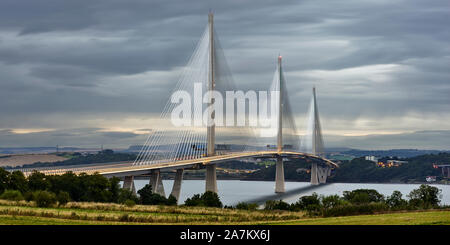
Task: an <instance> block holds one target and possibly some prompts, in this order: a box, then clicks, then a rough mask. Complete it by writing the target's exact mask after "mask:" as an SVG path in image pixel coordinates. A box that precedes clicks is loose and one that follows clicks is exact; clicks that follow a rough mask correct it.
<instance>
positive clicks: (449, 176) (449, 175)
mask: <svg viewBox="0 0 450 245" xmlns="http://www.w3.org/2000/svg"><path fill="white" fill-rule="evenodd" d="M447 178H450V167H447Z"/></svg>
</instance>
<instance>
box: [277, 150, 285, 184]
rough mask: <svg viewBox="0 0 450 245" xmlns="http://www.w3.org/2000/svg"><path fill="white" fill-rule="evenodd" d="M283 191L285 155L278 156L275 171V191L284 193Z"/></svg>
mask: <svg viewBox="0 0 450 245" xmlns="http://www.w3.org/2000/svg"><path fill="white" fill-rule="evenodd" d="M283 192H285V188H284V166H283V157H282V156H278V157H277V163H276V173H275V193H283Z"/></svg>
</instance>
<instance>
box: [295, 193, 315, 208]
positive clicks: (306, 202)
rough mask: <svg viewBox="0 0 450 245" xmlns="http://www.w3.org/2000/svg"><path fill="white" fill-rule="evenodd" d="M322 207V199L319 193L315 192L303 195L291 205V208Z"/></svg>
mask: <svg viewBox="0 0 450 245" xmlns="http://www.w3.org/2000/svg"><path fill="white" fill-rule="evenodd" d="M320 208H321V204H320V199H319V196H318V195H317V193H313V194H312V195H311V196H302V197H300V198H299V199H298V201H297V202H296V203H294V204H292V205H291V210H293V211H299V210H309V211H311V210H317V209H320Z"/></svg>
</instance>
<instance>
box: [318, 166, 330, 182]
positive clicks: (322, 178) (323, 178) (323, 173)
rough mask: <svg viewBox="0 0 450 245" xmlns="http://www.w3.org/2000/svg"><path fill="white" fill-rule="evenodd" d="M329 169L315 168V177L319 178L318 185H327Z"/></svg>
mask: <svg viewBox="0 0 450 245" xmlns="http://www.w3.org/2000/svg"><path fill="white" fill-rule="evenodd" d="M330 173H331V168H330V167H317V176H318V178H319V183H320V184H325V183H327V177H328V176H330Z"/></svg>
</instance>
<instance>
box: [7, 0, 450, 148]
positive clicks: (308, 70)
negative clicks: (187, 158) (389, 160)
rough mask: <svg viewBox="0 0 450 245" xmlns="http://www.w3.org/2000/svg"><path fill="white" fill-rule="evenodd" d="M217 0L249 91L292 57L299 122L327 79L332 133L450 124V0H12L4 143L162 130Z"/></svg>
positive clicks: (233, 64)
mask: <svg viewBox="0 0 450 245" xmlns="http://www.w3.org/2000/svg"><path fill="white" fill-rule="evenodd" d="M210 8H212V9H214V12H215V18H216V31H217V32H218V34H219V36H220V41H221V44H222V47H223V50H224V52H225V55H226V57H227V60H228V64H229V66H230V68H231V71H232V72H233V75H234V79H235V81H236V83H237V84H239V85H240V86H241V88H242V89H244V90H246V89H255V90H261V89H267V87H268V86H269V84H270V81H271V78H272V73H273V71H274V68H275V63H276V57H277V55H278V54H279V53H281V54H282V55H283V57H284V66H285V67H284V71H285V75H286V79H287V82H288V85H287V86H288V88H289V90H290V91H292V92H291V93H290V96H291V104H292V106H293V110H294V112H295V113H296V115H297V116H298V124H299V125H298V127H299V128H302V126H304V125H302V124H303V121H304V120H303V119H304V116H305V115H304V114H305V113H306V109H307V103H308V101H309V98H310V94H311V88H312V86H314V85H315V86H316V87H317V90H318V100H319V101H318V103H319V111H320V113H321V119H322V124H323V129H324V132H325V134H328V135H337V136H339V137H342V136H345V135H353V136H354V135H373V134H389V133H411V132H414V131H423V130H450V96H449V94H450V69H448V67H449V65H450V46H449V43H448V40H450V29H449V28H448V25H449V24H450V15H449V14H448V8H449V4H448V1H445V0H442V1H441V0H437V1H432V2H429V1H428V2H424V1H420V0H413V1H369V0H367V1H356V0H351V1H333V0H329V1H320V2H318V1H283V2H282V3H281V2H280V1H271V0H266V1H195V2H194V1H181V0H178V1H143V0H129V1H120V0H90V1H87V0H80V1H57V0H41V1H26V0H3V1H1V2H0V113H1V115H2V116H1V117H0V129H1V130H3V131H2V132H3V133H2V136H1V138H0V145H2V146H27V144H30V142H31V141H30V140H32V139H35V141H36V142H38V141H39V140H40V142H42V144H41V145H54V144H55V142H56V143H58V142H59V144H60V145H64V144H67V145H80V146H88V145H92V144H97V143H98V142H103V141H107V142H112V141H111V140H109V138H114V139H115V140H114V141H113V142H115V143H111V146H112V147H119V146H125V145H128V144H140V143H142V142H141V141H142V140H143V139H144V140H145V137H142V136H143V134H136V130H138V129H142V128H150V129H153V128H156V127H157V125H158V122H155V121H154V120H153V119H154V118H156V117H157V115H158V114H159V112H160V111H161V109H162V107H163V106H164V104H165V103H166V101H167V98H168V97H169V93H170V91H171V88H172V87H173V86H174V84H175V83H176V82H177V79H178V77H179V76H180V74H181V71H182V67H183V66H184V65H185V64H186V63H187V61H188V59H189V57H190V55H191V54H192V51H193V49H194V47H195V45H196V42H197V41H198V40H199V38H200V35H201V33H202V31H203V30H204V27H205V25H206V21H207V12H208V10H209V9H210ZM19 129H23V132H26V130H28V131H30V130H31V131H32V129H45V130H46V131H45V132H47V133H45V134H44V133H43V132H40V133H36V132H31V133H23V132H22V133H21V134H17V133H14V132H17V130H19ZM86 129H91V131H89V133H86V132H87V131H86ZM92 129H95V130H93V131H92ZM74 131H77V132H79V133H80V135H84V134H85V133H86V134H85V136H83V137H81V136H80V137H78V136H73V135H72V134H73V133H74ZM49 132H52V133H49ZM61 134H70V135H71V136H70V137H66V138H65V136H64V137H63V136H62V135H61ZM438 136H439V134H437V135H435V136H433V137H438ZM436 139H437V138H436ZM369 140H370V139H365V141H364V140H363V141H364V142H366V143H367V142H368V141H369ZM32 141H33V142H34V140H32ZM62 141H63V142H64V143H62ZM333 142H334V141H333ZM364 142H362V141H361V142H360V143H359V144H362V145H364V144H365V143H364ZM398 142H399V144H396V145H393V147H394V146H395V147H406V146H408V147H413V145H411V144H409V143H408V141H404V140H398ZM414 142H415V141H414ZM33 144H34V143H33ZM333 144H336V145H339V144H342V146H349V145H352V144H353V143H349V142H348V141H347V140H344V139H343V138H342V139H341V140H339V141H338V142H334V143H333ZM381 144H382V143H380V148H383V146H382V145H381ZM414 145H416V147H415V148H427V147H428V143H423V142H420V141H417V142H416V143H415V144H414ZM449 145H450V144H447V146H443V147H442V148H447V149H448V148H449V147H450V146H449ZM352 146H353V145H352Z"/></svg>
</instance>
